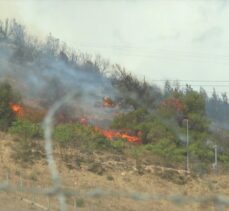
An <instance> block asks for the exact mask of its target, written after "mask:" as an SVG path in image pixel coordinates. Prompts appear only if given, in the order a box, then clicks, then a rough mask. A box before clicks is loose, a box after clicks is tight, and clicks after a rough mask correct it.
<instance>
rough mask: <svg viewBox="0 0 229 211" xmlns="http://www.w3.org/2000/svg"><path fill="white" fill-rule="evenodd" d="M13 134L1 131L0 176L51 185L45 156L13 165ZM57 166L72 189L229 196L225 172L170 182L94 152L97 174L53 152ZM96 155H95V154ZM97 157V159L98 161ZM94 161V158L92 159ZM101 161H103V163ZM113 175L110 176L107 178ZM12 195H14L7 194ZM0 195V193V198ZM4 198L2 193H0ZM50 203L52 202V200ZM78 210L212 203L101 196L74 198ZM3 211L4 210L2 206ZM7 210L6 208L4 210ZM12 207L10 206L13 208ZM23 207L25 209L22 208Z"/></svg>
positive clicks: (205, 206) (197, 206)
mask: <svg viewBox="0 0 229 211" xmlns="http://www.w3.org/2000/svg"><path fill="white" fill-rule="evenodd" d="M13 144H14V141H13V139H12V137H10V136H5V135H3V134H1V140H0V149H1V164H0V168H1V172H2V173H3V174H1V178H2V179H4V175H5V174H4V172H9V174H10V182H12V183H15V184H16V183H17V182H18V179H19V177H22V178H23V179H25V180H26V181H29V182H30V183H33V184H35V185H36V186H40V187H48V186H49V185H51V180H50V176H49V171H48V168H47V163H46V160H45V159H42V160H39V161H37V162H36V163H34V164H33V165H29V164H28V165H21V164H16V163H15V161H14V159H13V158H12V156H11V155H12V145H13ZM56 156H57V157H56V160H57V163H58V169H59V171H60V174H61V178H62V182H63V185H64V186H66V187H70V188H72V189H74V190H81V191H85V190H88V189H91V188H95V187H101V188H104V189H107V190H115V191H120V192H123V191H125V192H129V193H133V192H141V193H149V194H162V195H185V196H201V197H203V196H209V195H213V194H219V195H222V194H223V195H229V184H228V179H229V176H228V175H206V176H204V177H202V178H200V177H193V176H191V175H188V176H187V177H186V178H185V179H186V181H185V182H184V183H183V184H179V183H178V184H177V183H175V182H174V181H172V180H171V181H170V177H171V173H169V174H168V175H167V177H165V178H164V177H163V176H162V175H161V174H159V173H164V174H166V173H167V172H166V171H161V172H159V173H158V171H155V172H152V171H144V172H143V173H142V174H139V172H138V170H137V169H136V166H134V161H133V160H131V159H123V160H122V159H121V161H117V160H115V159H114V158H112V156H111V155H110V154H106V153H105V154H103V155H102V159H101V155H94V156H95V157H94V158H97V161H96V162H100V164H101V165H102V166H103V168H104V172H103V173H102V174H101V175H98V174H97V173H96V172H92V171H89V170H88V169H89V165H90V163H89V162H92V161H91V160H88V161H87V162H83V163H82V165H81V167H80V168H74V167H73V168H68V167H67V166H66V164H65V163H64V162H63V161H61V159H60V158H59V157H58V155H56ZM96 156H97V157H96ZM99 158H100V160H99ZM112 159H113V160H112ZM95 160H96V159H95ZM102 161H103V162H102ZM175 176H176V175H175ZM108 177H109V178H112V179H108ZM9 196H12V197H15V196H14V195H13V194H11V195H8V197H9ZM1 198H2V195H0V201H1ZM3 199H4V196H3ZM37 200H39V201H40V202H41V204H42V203H43V204H45V203H47V201H45V199H44V198H43V199H38V198H37ZM12 202H13V204H14V206H15V208H16V207H18V206H21V205H20V203H19V202H17V200H13V198H12ZM53 203H55V202H54V201H53ZM68 203H69V207H70V209H69V210H74V209H73V203H74V200H73V198H70V199H68ZM75 203H76V206H77V207H78V208H79V210H192V211H194V210H215V206H214V205H213V204H184V205H183V204H180V205H178V204H173V203H170V202H168V201H134V200H131V199H127V198H121V197H104V198H98V199H92V198H85V199H82V198H77V199H76V200H75ZM1 210H3V209H1ZM5 210H7V211H9V210H10V208H9V209H5ZM12 210H13V209H12ZM24 210H26V209H24Z"/></svg>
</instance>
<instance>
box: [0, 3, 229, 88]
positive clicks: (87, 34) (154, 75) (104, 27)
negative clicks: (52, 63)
mask: <svg viewBox="0 0 229 211" xmlns="http://www.w3.org/2000/svg"><path fill="white" fill-rule="evenodd" d="M227 2H228V3H227ZM7 17H8V18H12V17H15V18H16V19H18V20H19V21H21V22H22V23H23V24H25V25H26V27H27V29H28V31H30V32H32V33H33V34H35V35H36V36H39V37H45V36H46V35H48V33H49V32H51V33H52V34H53V35H54V36H55V37H57V38H60V39H61V40H63V41H65V42H66V43H67V44H68V45H69V46H71V47H73V48H75V49H80V50H81V51H83V52H88V53H90V54H93V55H94V54H100V55H101V56H102V57H104V58H108V59H109V60H110V61H111V62H113V63H116V62H117V63H119V64H121V65H122V66H124V67H126V68H127V69H128V70H129V71H131V72H133V73H134V74H135V75H137V76H138V77H139V78H140V79H143V77H144V76H145V78H146V80H148V81H150V82H151V81H152V80H157V79H173V80H174V79H179V80H220V81H221V80H223V81H225V80H228V81H229V77H228V76H229V73H228V66H229V27H228V21H229V1H227V0H151V1H150V0H148V1H147V0H145V1H144V0H126V1H125V0H110V1H109V0H97V1H96V0H84V1H77V0H37V1H35V0H0V18H1V19H5V18H7ZM191 84H195V83H194V82H193V83H191ZM196 84H202V85H205V84H208V85H210V86H209V87H208V86H206V87H204V88H206V90H209V91H211V90H212V85H216V84H218V85H224V84H225V85H226V86H225V87H216V89H217V90H218V91H226V92H229V82H227V83H226V82H225V83H217V82H212V83H206V82H202V83H196Z"/></svg>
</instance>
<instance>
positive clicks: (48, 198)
mask: <svg viewBox="0 0 229 211" xmlns="http://www.w3.org/2000/svg"><path fill="white" fill-rule="evenodd" d="M47 200H48V210H50V197H49V196H48V197H47Z"/></svg>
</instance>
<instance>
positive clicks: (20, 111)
mask: <svg viewBox="0 0 229 211" xmlns="http://www.w3.org/2000/svg"><path fill="white" fill-rule="evenodd" d="M11 109H12V110H13V112H14V113H15V114H16V115H17V116H22V115H23V107H22V106H21V105H19V104H16V103H15V104H11Z"/></svg>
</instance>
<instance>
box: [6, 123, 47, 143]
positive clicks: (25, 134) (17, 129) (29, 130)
mask: <svg viewBox="0 0 229 211" xmlns="http://www.w3.org/2000/svg"><path fill="white" fill-rule="evenodd" d="M9 132H10V133H12V134H16V135H19V136H20V138H23V139H24V140H28V139H33V138H42V137H43V130H42V128H41V126H40V124H38V123H32V122H30V121H28V120H21V119H18V120H17V121H15V122H13V123H12V126H11V127H10V128H9Z"/></svg>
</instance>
